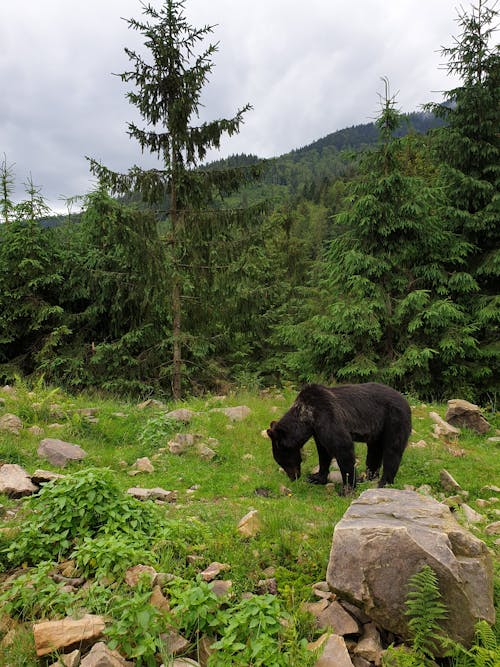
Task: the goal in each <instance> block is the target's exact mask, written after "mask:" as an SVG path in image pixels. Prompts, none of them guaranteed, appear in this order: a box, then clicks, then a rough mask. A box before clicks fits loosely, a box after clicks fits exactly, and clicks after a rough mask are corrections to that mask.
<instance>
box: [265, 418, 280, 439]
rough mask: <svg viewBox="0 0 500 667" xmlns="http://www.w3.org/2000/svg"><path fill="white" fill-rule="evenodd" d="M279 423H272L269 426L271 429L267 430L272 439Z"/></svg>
mask: <svg viewBox="0 0 500 667" xmlns="http://www.w3.org/2000/svg"><path fill="white" fill-rule="evenodd" d="M277 423H278V422H276V421H272V422H271V423H270V425H269V428H268V429H267V435H268V436H269V437H270V438H272V437H273V435H274V428H275V426H276V424H277Z"/></svg>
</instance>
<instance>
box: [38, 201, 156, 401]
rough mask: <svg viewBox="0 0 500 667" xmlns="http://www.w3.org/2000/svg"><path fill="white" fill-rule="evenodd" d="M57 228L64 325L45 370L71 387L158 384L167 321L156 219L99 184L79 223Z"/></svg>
mask: <svg viewBox="0 0 500 667" xmlns="http://www.w3.org/2000/svg"><path fill="white" fill-rule="evenodd" d="M55 232H56V234H57V238H58V242H59V244H60V248H61V251H62V258H63V271H64V275H65V281H64V286H63V289H62V290H61V297H60V298H61V301H60V302H61V305H62V306H63V308H64V310H65V313H66V317H65V323H66V325H67V327H66V331H65V332H64V335H62V336H60V337H59V339H58V340H57V344H55V345H54V346H53V348H52V350H51V354H50V355H49V354H47V355H46V356H45V358H44V360H43V362H42V363H41V364H40V370H42V371H43V372H44V373H45V376H46V377H47V378H48V379H50V380H51V381H53V382H56V383H58V384H61V385H64V386H66V387H71V388H72V389H74V388H81V387H87V386H99V387H103V388H105V389H108V390H112V391H116V390H118V391H120V392H122V393H123V392H124V391H126V392H130V393H142V394H147V393H151V392H152V391H155V390H159V389H160V384H161V383H160V380H161V375H162V370H161V369H162V359H163V355H164V338H165V331H166V329H167V327H168V325H169V320H168V314H167V312H166V308H165V298H164V297H165V291H166V287H165V285H164V275H165V261H166V260H165V257H164V255H165V253H164V248H163V245H162V243H161V241H160V238H159V236H158V231H157V220H156V217H155V216H154V215H153V214H152V213H151V212H150V211H144V210H140V209H139V208H138V207H136V206H127V205H124V204H122V203H120V202H118V201H116V200H115V199H113V198H112V197H110V196H109V194H107V192H105V190H104V189H103V188H99V189H97V190H96V191H94V192H92V193H90V194H89V195H88V196H87V197H86V198H85V201H84V207H83V213H82V216H81V220H80V222H79V224H78V225H74V224H73V225H71V227H70V228H66V229H65V228H64V227H60V228H58V229H57V230H55Z"/></svg>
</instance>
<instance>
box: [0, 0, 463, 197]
mask: <svg viewBox="0 0 500 667" xmlns="http://www.w3.org/2000/svg"><path fill="white" fill-rule="evenodd" d="M151 2H152V4H153V5H154V6H156V7H159V6H160V4H161V3H160V0H151ZM463 6H464V7H465V8H466V9H467V10H468V9H469V7H470V4H469V2H468V1H467V0H464V2H463ZM456 7H457V2H456V0H308V1H307V2H302V1H299V0H186V4H185V11H186V15H187V18H188V20H189V21H190V23H191V24H192V25H194V26H195V27H201V26H202V25H205V24H210V25H214V24H215V25H216V27H215V28H214V32H213V35H212V39H211V40H210V41H213V42H217V41H218V42H219V51H218V53H217V54H216V55H215V57H214V65H215V66H214V70H213V72H212V75H211V78H210V82H209V83H208V84H207V87H206V89H205V91H204V96H203V101H204V105H205V106H204V111H203V118H202V120H214V119H216V118H220V117H227V118H229V117H232V116H233V115H234V113H235V112H236V110H237V109H238V108H240V107H242V106H243V105H245V104H246V103H247V102H249V103H250V104H252V106H253V110H252V111H250V112H249V113H248V114H247V115H246V121H245V124H244V125H243V126H242V128H241V131H240V134H239V135H237V136H233V137H232V138H231V139H227V141H225V142H224V144H223V147H222V150H221V151H220V153H219V154H217V155H212V158H213V159H216V158H217V157H225V156H227V155H231V154H234V153H242V152H245V153H253V154H257V155H259V156H261V157H272V156H277V155H282V154H283V153H287V152H288V151H290V150H292V149H294V148H300V147H301V146H305V145H307V144H309V143H311V142H313V141H315V140H316V139H319V138H321V137H324V136H325V135H327V134H329V133H331V132H334V131H335V130H338V129H342V128H344V127H348V126H350V125H356V124H359V123H366V122H370V121H371V120H372V119H373V118H374V116H375V115H376V114H377V111H378V108H379V98H378V94H379V93H380V92H382V90H383V84H382V82H381V77H382V76H387V77H388V78H389V80H390V84H391V91H392V92H394V93H395V92H397V91H399V95H398V97H397V99H398V104H399V107H400V108H401V109H402V110H403V111H414V110H418V109H419V107H420V105H421V104H423V103H425V102H429V101H437V100H440V99H441V94H440V93H441V91H443V90H449V89H450V88H453V84H454V81H453V80H452V79H450V77H448V76H447V74H446V70H445V68H443V65H444V60H443V56H442V55H441V54H440V49H441V47H442V46H450V45H451V44H452V41H453V39H452V38H453V35H457V34H458V25H457V23H456V18H457V12H456ZM121 17H125V18H131V17H135V18H142V14H141V3H140V0H85V1H84V2H82V1H81V0H43V1H42V0H22V2H19V3H17V2H16V3H15V2H14V1H13V0H0V83H1V88H0V91H1V92H0V100H1V101H0V160H2V159H3V154H5V155H6V157H7V163H8V164H9V165H14V171H15V175H16V183H17V187H16V193H15V195H16V198H17V200H19V198H22V195H23V181H25V179H26V177H27V176H29V175H30V174H31V177H32V179H33V181H34V183H35V184H36V185H38V186H40V187H41V189H42V194H44V196H45V198H46V199H47V201H48V203H49V204H50V205H51V206H52V208H54V209H57V210H63V209H64V203H63V202H62V201H61V199H60V198H61V197H69V196H74V195H83V194H85V193H87V192H89V190H91V189H92V187H93V184H94V180H93V177H92V176H91V175H90V173H89V169H88V163H87V161H86V160H85V155H89V156H92V157H94V158H96V159H98V160H100V161H101V162H103V164H105V165H106V166H108V167H110V168H112V169H115V170H117V171H126V170H127V169H128V168H129V167H130V166H132V165H133V164H140V165H142V166H149V165H150V164H151V163H150V162H148V161H147V160H146V159H145V158H144V157H143V156H141V153H140V149H139V147H138V145H137V144H136V143H135V141H134V140H132V139H130V138H129V137H128V135H127V134H126V130H127V122H128V121H130V120H132V119H135V118H136V115H135V111H134V107H132V106H131V105H130V104H129V103H128V101H127V100H126V98H125V94H126V92H127V90H129V89H130V88H129V86H128V84H124V83H122V82H121V80H120V79H119V77H116V76H113V75H112V73H113V72H115V73H120V72H122V71H125V70H126V69H127V68H128V65H129V61H128V59H127V57H126V55H125V53H124V50H123V49H124V47H125V46H128V47H130V48H134V49H136V48H138V47H139V46H140V41H139V40H140V39H141V38H140V35H138V34H137V33H135V32H134V31H132V30H130V29H128V27H127V23H126V22H125V21H124V20H121Z"/></svg>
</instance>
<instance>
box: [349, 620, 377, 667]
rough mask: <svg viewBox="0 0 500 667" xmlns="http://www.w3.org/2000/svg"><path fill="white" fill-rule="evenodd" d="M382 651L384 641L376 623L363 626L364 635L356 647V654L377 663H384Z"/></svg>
mask: <svg viewBox="0 0 500 667" xmlns="http://www.w3.org/2000/svg"><path fill="white" fill-rule="evenodd" d="M382 652H383V649H382V642H381V641H380V634H379V631H378V630H377V627H376V626H375V623H367V624H366V625H365V626H364V627H363V636H362V637H361V640H360V642H359V643H358V645H357V646H356V648H355V649H354V654H355V655H359V656H361V657H362V658H364V659H365V660H368V661H369V662H373V663H375V665H380V664H381V663H382Z"/></svg>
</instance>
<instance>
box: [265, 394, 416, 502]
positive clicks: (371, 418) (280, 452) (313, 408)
mask: <svg viewBox="0 0 500 667" xmlns="http://www.w3.org/2000/svg"><path fill="white" fill-rule="evenodd" d="M410 433H411V411H410V406H409V405H408V402H407V400H406V399H405V398H404V397H403V396H402V395H401V394H400V393H399V392H397V391H396V390H395V389H391V387H387V386H385V385H383V384H378V383H376V382H367V383H365V384H347V385H340V386H338V387H324V386H322V385H319V384H310V385H307V386H305V387H304V388H303V389H302V391H301V392H300V393H299V395H298V396H297V398H296V399H295V402H294V404H293V405H292V407H291V408H290V410H288V412H287V413H286V414H285V415H283V417H282V418H281V419H280V420H279V421H278V422H275V421H273V422H271V426H270V428H269V429H268V431H267V434H268V435H269V437H270V438H271V442H272V447H273V456H274V459H275V461H276V462H277V463H278V464H279V465H280V466H281V467H282V468H283V469H284V470H285V472H286V473H287V475H288V476H289V477H290V479H292V480H294V479H297V478H298V477H300V464H301V460H302V458H301V448H302V447H303V446H304V445H305V443H306V442H307V441H308V440H309V438H311V437H313V438H314V440H315V442H316V448H317V450H318V458H319V471H318V472H317V473H314V474H311V475H309V477H308V481H309V482H312V483H313V484H326V482H327V479H328V472H329V470H330V463H331V461H332V459H333V458H335V459H336V460H337V463H338V465H339V468H340V472H341V473H342V481H343V485H344V490H345V491H347V490H349V488H352V487H354V486H355V485H356V477H355V471H354V467H355V458H354V442H355V441H357V442H366V444H367V446H368V452H367V455H366V474H367V477H368V479H373V478H375V477H377V476H378V474H379V470H380V467H381V466H382V465H383V473H382V477H381V478H380V481H379V486H384V485H385V484H391V483H392V482H393V481H394V477H395V476H396V473H397V471H398V468H399V464H400V462H401V457H402V456H403V452H404V450H405V447H406V445H407V443H408V438H409V437H410Z"/></svg>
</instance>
